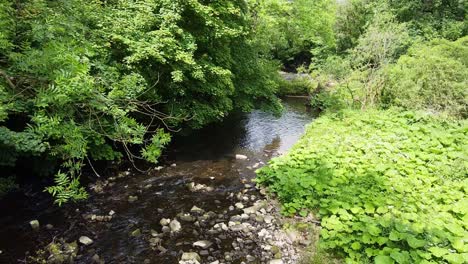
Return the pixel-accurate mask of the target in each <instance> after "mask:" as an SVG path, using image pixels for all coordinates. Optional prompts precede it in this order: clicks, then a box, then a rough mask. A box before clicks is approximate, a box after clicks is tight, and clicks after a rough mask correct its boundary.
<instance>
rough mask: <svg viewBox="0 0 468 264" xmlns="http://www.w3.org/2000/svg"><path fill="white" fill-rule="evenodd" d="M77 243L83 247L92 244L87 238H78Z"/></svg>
mask: <svg viewBox="0 0 468 264" xmlns="http://www.w3.org/2000/svg"><path fill="white" fill-rule="evenodd" d="M79 241H80V243H81V244H83V245H85V246H88V245H91V244H92V243H93V240H92V239H91V238H89V237H87V236H80V239H79Z"/></svg>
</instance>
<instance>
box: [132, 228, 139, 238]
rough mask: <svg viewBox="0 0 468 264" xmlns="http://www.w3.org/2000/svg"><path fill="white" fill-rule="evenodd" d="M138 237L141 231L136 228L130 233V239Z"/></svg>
mask: <svg viewBox="0 0 468 264" xmlns="http://www.w3.org/2000/svg"><path fill="white" fill-rule="evenodd" d="M140 235H141V230H140V228H137V229H135V230H133V231H132V232H131V233H130V236H132V237H138V236H140Z"/></svg>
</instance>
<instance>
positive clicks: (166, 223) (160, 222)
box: [159, 218, 171, 226]
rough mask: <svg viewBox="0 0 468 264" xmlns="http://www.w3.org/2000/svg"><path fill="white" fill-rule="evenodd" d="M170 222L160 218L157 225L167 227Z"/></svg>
mask: <svg viewBox="0 0 468 264" xmlns="http://www.w3.org/2000/svg"><path fill="white" fill-rule="evenodd" d="M170 222H171V219H168V218H162V219H161V220H159V224H161V225H162V226H167V225H168V224H169V223H170Z"/></svg>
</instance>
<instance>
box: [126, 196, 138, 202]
mask: <svg viewBox="0 0 468 264" xmlns="http://www.w3.org/2000/svg"><path fill="white" fill-rule="evenodd" d="M137 200H138V196H136V195H135V196H131V195H130V196H128V202H129V203H133V202H135V201H137Z"/></svg>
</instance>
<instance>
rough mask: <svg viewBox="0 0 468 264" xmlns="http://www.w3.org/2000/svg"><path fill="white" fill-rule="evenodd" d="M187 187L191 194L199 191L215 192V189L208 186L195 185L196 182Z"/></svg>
mask: <svg viewBox="0 0 468 264" xmlns="http://www.w3.org/2000/svg"><path fill="white" fill-rule="evenodd" d="M187 187H188V189H189V190H190V191H191V192H198V191H207V192H211V191H213V190H214V188H213V187H211V186H206V185H205V184H200V183H197V184H195V183H194V182H191V183H189V184H187Z"/></svg>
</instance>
